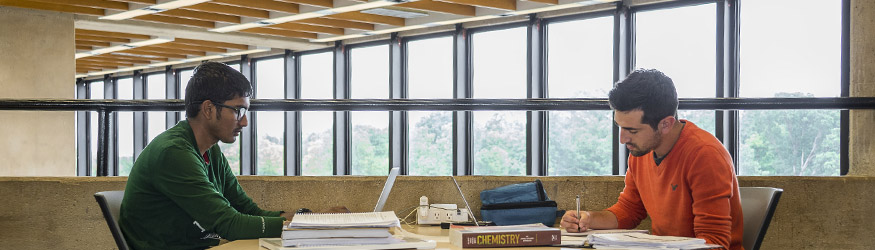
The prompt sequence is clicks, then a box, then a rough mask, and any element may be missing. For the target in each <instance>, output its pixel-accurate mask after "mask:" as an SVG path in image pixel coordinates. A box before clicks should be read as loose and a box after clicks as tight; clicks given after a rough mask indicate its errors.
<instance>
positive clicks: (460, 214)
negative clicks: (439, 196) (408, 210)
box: [416, 204, 468, 225]
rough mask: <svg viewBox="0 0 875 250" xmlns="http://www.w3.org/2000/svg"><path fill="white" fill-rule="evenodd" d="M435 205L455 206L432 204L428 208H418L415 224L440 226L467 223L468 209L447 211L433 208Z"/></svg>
mask: <svg viewBox="0 0 875 250" xmlns="http://www.w3.org/2000/svg"><path fill="white" fill-rule="evenodd" d="M435 205H454V206H455V204H433V205H430V206H420V207H418V208H417V211H416V224H419V225H440V224H441V222H467V221H468V209H466V208H461V209H459V208H456V209H448V208H444V207H435Z"/></svg>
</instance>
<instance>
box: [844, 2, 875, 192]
mask: <svg viewBox="0 0 875 250" xmlns="http://www.w3.org/2000/svg"><path fill="white" fill-rule="evenodd" d="M873 13H875V1H870V0H852V1H851V39H850V40H851V41H850V42H851V44H850V45H851V53H850V54H851V58H850V61H851V72H850V73H851V89H850V95H851V96H853V97H872V96H875V15H873ZM873 124H875V110H851V111H850V142H849V143H850V145H849V150H848V151H850V152H849V153H850V155H849V159H850V162H849V170H848V174H849V175H863V176H875V154H873V153H875V136H872V135H873V134H875V126H872V125H873Z"/></svg>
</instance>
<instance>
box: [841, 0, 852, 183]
mask: <svg viewBox="0 0 875 250" xmlns="http://www.w3.org/2000/svg"><path fill="white" fill-rule="evenodd" d="M841 43H842V48H841V50H842V52H841V53H842V55H841V57H842V59H841V60H842V62H841V64H842V65H841V67H842V72H841V75H842V76H841V81H842V82H841V88H842V89H841V96H842V97H849V96H850V89H851V0H842V42H841ZM840 112H841V113H840V118H839V119H840V125H839V126H841V128H840V132H839V137H840V138H839V144H840V145H839V155H840V158H839V175H847V174H848V170H849V168H850V167H849V165H850V157H849V156H848V155H849V154H850V149H849V144H850V118H849V117H850V111H848V110H846V109H845V110H841V111H840Z"/></svg>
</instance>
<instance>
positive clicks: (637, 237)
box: [587, 233, 720, 249]
mask: <svg viewBox="0 0 875 250" xmlns="http://www.w3.org/2000/svg"><path fill="white" fill-rule="evenodd" d="M587 240H588V241H589V244H591V245H593V247H595V248H617V249H711V248H719V247H720V246H719V245H712V244H705V240H704V239H699V238H690V237H677V236H658V235H650V234H644V233H617V234H591V235H589V236H588V238H587Z"/></svg>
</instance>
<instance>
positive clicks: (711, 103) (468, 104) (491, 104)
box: [0, 97, 875, 111]
mask: <svg viewBox="0 0 875 250" xmlns="http://www.w3.org/2000/svg"><path fill="white" fill-rule="evenodd" d="M678 108H679V109H682V110H758V109H759V110H762V109H875V97H832V98H681V99H680V104H679V106H678ZM0 110H43V111H89V110H92V111H98V110H105V111H182V110H184V103H183V102H182V100H179V99H173V100H81V99H0ZM250 110H253V111H345V110H350V111H385V110H396V111H397V110H402V111H420V110H422V111H426V110H444V111H450V110H523V111H524V110H610V106H609V105H608V100H607V99H603V98H549V99H338V100H317V99H276V100H274V99H263V100H262V99H253V100H251V105H250Z"/></svg>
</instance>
